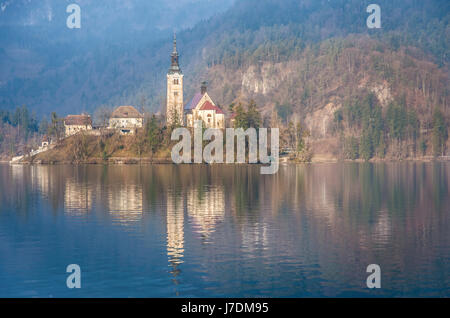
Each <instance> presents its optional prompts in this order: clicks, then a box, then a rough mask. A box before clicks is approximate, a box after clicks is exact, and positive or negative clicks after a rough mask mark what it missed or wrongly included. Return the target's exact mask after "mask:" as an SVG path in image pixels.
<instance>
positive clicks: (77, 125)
mask: <svg viewBox="0 0 450 318" xmlns="http://www.w3.org/2000/svg"><path fill="white" fill-rule="evenodd" d="M64 128H65V136H66V137H68V136H72V135H75V134H76V133H78V132H80V131H86V130H92V120H91V116H89V115H85V114H82V115H68V116H67V117H66V118H65V119H64Z"/></svg>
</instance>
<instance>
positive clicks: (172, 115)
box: [166, 33, 184, 126]
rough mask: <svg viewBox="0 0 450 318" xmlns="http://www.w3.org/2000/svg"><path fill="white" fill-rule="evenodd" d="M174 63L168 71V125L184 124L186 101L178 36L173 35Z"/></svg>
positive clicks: (172, 57) (172, 58)
mask: <svg viewBox="0 0 450 318" xmlns="http://www.w3.org/2000/svg"><path fill="white" fill-rule="evenodd" d="M170 56H171V60H172V63H171V65H170V68H169V72H168V73H167V110H166V120H167V125H168V126H170V125H173V124H178V125H183V119H184V102H183V73H182V72H181V69H180V65H179V63H178V51H177V36H176V34H175V33H174V35H173V51H172V54H171V55H170Z"/></svg>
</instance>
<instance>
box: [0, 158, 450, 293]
mask: <svg viewBox="0 0 450 318" xmlns="http://www.w3.org/2000/svg"><path fill="white" fill-rule="evenodd" d="M449 169H450V164H448V163H395V164H394V163H392V164H389V163H388V164H322V165H302V166H295V165H292V166H282V167H280V170H279V172H278V173H277V174H276V175H273V176H271V175H260V173H259V167H256V166H224V165H222V166H203V165H202V166H197V165H188V166H174V165H155V166H109V167H107V166H8V165H0V255H1V258H0V282H1V283H0V296H1V297H12V296H15V297H90V296H92V297H119V296H120V297H128V296H131V297H177V296H182V297H190V296H199V297H211V296H213V297H214V296H237V297H239V296H240V297H247V296H250V297H251V296H273V297H304V296H364V297H365V296H368V297H370V296H447V297H448V296H450V292H449V286H450V284H449V283H450V279H449V277H450V275H449V272H450V271H449V269H450V265H449V257H450V251H449V246H450V244H449V243H450V234H449V233H450V232H449V230H450V227H449V221H450V215H449V211H450V202H449V201H450V200H449V192H450V190H449V179H450V178H449V175H450V170H449ZM72 263H75V264H79V265H80V266H81V270H82V288H81V289H79V290H69V289H67V287H66V285H65V281H66V277H67V274H66V273H65V268H66V266H67V265H68V264H72ZM372 263H375V264H379V265H380V266H381V270H382V288H381V289H380V290H369V289H367V288H366V286H365V282H366V278H367V276H368V274H367V273H366V267H367V265H369V264H372Z"/></svg>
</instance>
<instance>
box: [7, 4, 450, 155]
mask: <svg viewBox="0 0 450 318" xmlns="http://www.w3.org/2000/svg"><path fill="white" fill-rule="evenodd" d="M368 4H370V1H361V0H336V1H332V2H329V1H325V0H317V1H310V0H295V1H294V0H285V1H281V2H280V1H275V0H260V1H256V0H243V1H237V2H235V3H234V5H233V6H232V7H231V8H229V9H228V10H227V11H225V12H224V13H221V14H218V15H215V16H213V17H211V18H208V19H206V20H204V21H201V22H200V23H197V24H196V25H195V26H193V27H190V28H188V29H186V30H184V31H181V32H178V34H177V38H178V46H179V51H180V53H181V58H180V63H181V68H182V70H183V73H184V74H185V81H184V83H185V92H184V94H185V100H186V101H188V100H189V99H190V97H191V96H192V95H193V94H194V92H195V91H197V90H198V86H199V84H200V82H201V81H203V80H206V81H208V83H209V87H208V91H209V92H210V95H211V96H212V98H213V100H214V101H215V102H216V103H217V104H218V105H219V106H221V107H222V108H223V109H224V110H225V112H226V113H227V115H228V116H231V114H232V110H231V109H232V105H239V104H242V105H248V104H249V103H250V101H251V100H254V101H255V105H256V107H257V109H258V111H259V112H260V114H261V121H262V123H263V124H265V125H268V124H271V125H277V126H279V127H282V128H283V130H284V134H283V141H284V142H285V144H286V147H288V148H293V149H297V145H296V144H295V143H298V140H299V138H297V137H296V138H292V136H298V135H301V136H303V137H302V138H301V140H302V142H301V144H302V147H301V148H302V150H303V149H308V151H312V152H316V153H318V152H321V151H323V148H325V149H326V151H327V152H329V154H330V155H331V156H332V157H334V158H342V159H357V158H361V159H366V160H368V159H371V158H380V159H381V158H387V159H389V158H392V159H402V158H416V157H420V156H424V155H425V156H426V155H429V156H431V155H435V156H438V155H446V154H448V149H449V148H450V147H449V145H448V127H449V122H450V109H449V105H448V95H449V89H448V87H449V78H448V75H449V69H448V67H449V54H448V53H449V51H450V48H449V45H450V27H449V19H450V3H449V2H448V1H445V0H431V1H417V0H404V1H398V0H395V1H388V0H382V1H379V5H380V7H381V8H382V28H381V29H368V28H367V26H366V18H367V16H368V13H366V8H367V5H368ZM170 46H171V41H170V39H160V40H157V41H154V42H151V43H150V42H147V43H142V45H140V43H139V42H136V43H133V45H131V46H130V47H129V48H125V49H124V48H123V47H120V46H117V44H114V45H113V44H108V45H103V46H102V45H100V46H97V47H95V48H93V49H92V50H90V51H89V52H87V54H84V55H82V56H75V57H74V58H73V59H71V60H70V61H69V62H64V61H63V60H60V63H61V65H59V66H58V67H56V68H55V69H52V70H48V71H45V70H42V71H40V73H39V77H37V78H28V79H12V80H11V81H8V82H7V83H6V84H4V85H2V86H0V91H1V96H2V98H1V100H0V109H2V108H3V109H5V110H8V109H10V110H12V109H15V108H16V107H22V105H27V106H28V107H29V109H32V110H33V111H36V112H37V113H38V115H34V116H36V118H42V116H43V115H45V116H47V117H50V115H49V114H51V112H56V113H57V114H56V113H55V114H54V115H52V116H51V117H52V118H53V119H54V118H57V117H58V116H61V117H62V116H64V115H66V114H67V113H68V111H69V110H70V111H77V112H81V111H87V112H90V113H91V114H94V113H95V111H96V110H97V109H99V108H105V107H106V108H111V107H114V106H117V105H120V104H132V105H135V106H137V107H138V108H140V109H143V110H145V111H146V112H148V113H157V112H162V113H164V110H165V100H164V96H165V73H166V72H167V67H168V65H169V53H170V51H171V47H170ZM0 54H1V52H0ZM74 87H76V89H75V88H74ZM44 92H45V93H44ZM49 92H51V93H50V94H49ZM55 105H58V106H57V107H55ZM230 106H231V107H230ZM55 108H56V109H55ZM38 110H39V111H42V110H47V111H45V113H44V114H42V113H39V111H38ZM11 112H12V111H11ZM30 114H32V112H30ZM38 126H40V125H38ZM42 126H46V127H48V126H50V127H51V126H52V123H50V124H43V125H42ZM5 127H6V128H5ZM10 127H15V126H14V121H12V120H6V121H3V128H2V130H3V131H6V130H8V131H11V129H10ZM16 130H17V128H16ZM43 130H45V129H43ZM43 130H40V131H41V132H42V131H43ZM47 131H48V129H47ZM33 133H36V134H39V129H34V130H33ZM8 134H9V135H12V133H8ZM23 135H24V134H23V133H19V134H18V136H19V137H20V136H23ZM290 136H291V137H290ZM3 140H4V141H3V144H2V147H3V148H2V149H7V148H8V147H9V146H5V140H6V139H5V137H3ZM292 140H297V142H294V144H293V142H292ZM305 140H307V141H308V142H307V144H308V145H309V146H308V147H306V146H304V141H305ZM9 144H14V142H12V143H11V141H9ZM5 147H6V148H5ZM306 157H307V158H308V157H310V156H306Z"/></svg>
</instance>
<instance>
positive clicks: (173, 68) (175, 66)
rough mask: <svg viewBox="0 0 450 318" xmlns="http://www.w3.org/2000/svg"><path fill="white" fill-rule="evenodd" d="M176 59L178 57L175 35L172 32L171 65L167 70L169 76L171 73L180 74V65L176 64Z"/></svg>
mask: <svg viewBox="0 0 450 318" xmlns="http://www.w3.org/2000/svg"><path fill="white" fill-rule="evenodd" d="M178 58H179V55H178V52H177V34H176V33H175V32H174V33H173V51H172V54H171V60H172V63H171V65H170V68H169V74H173V73H180V74H181V69H180V65H179V64H178Z"/></svg>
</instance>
